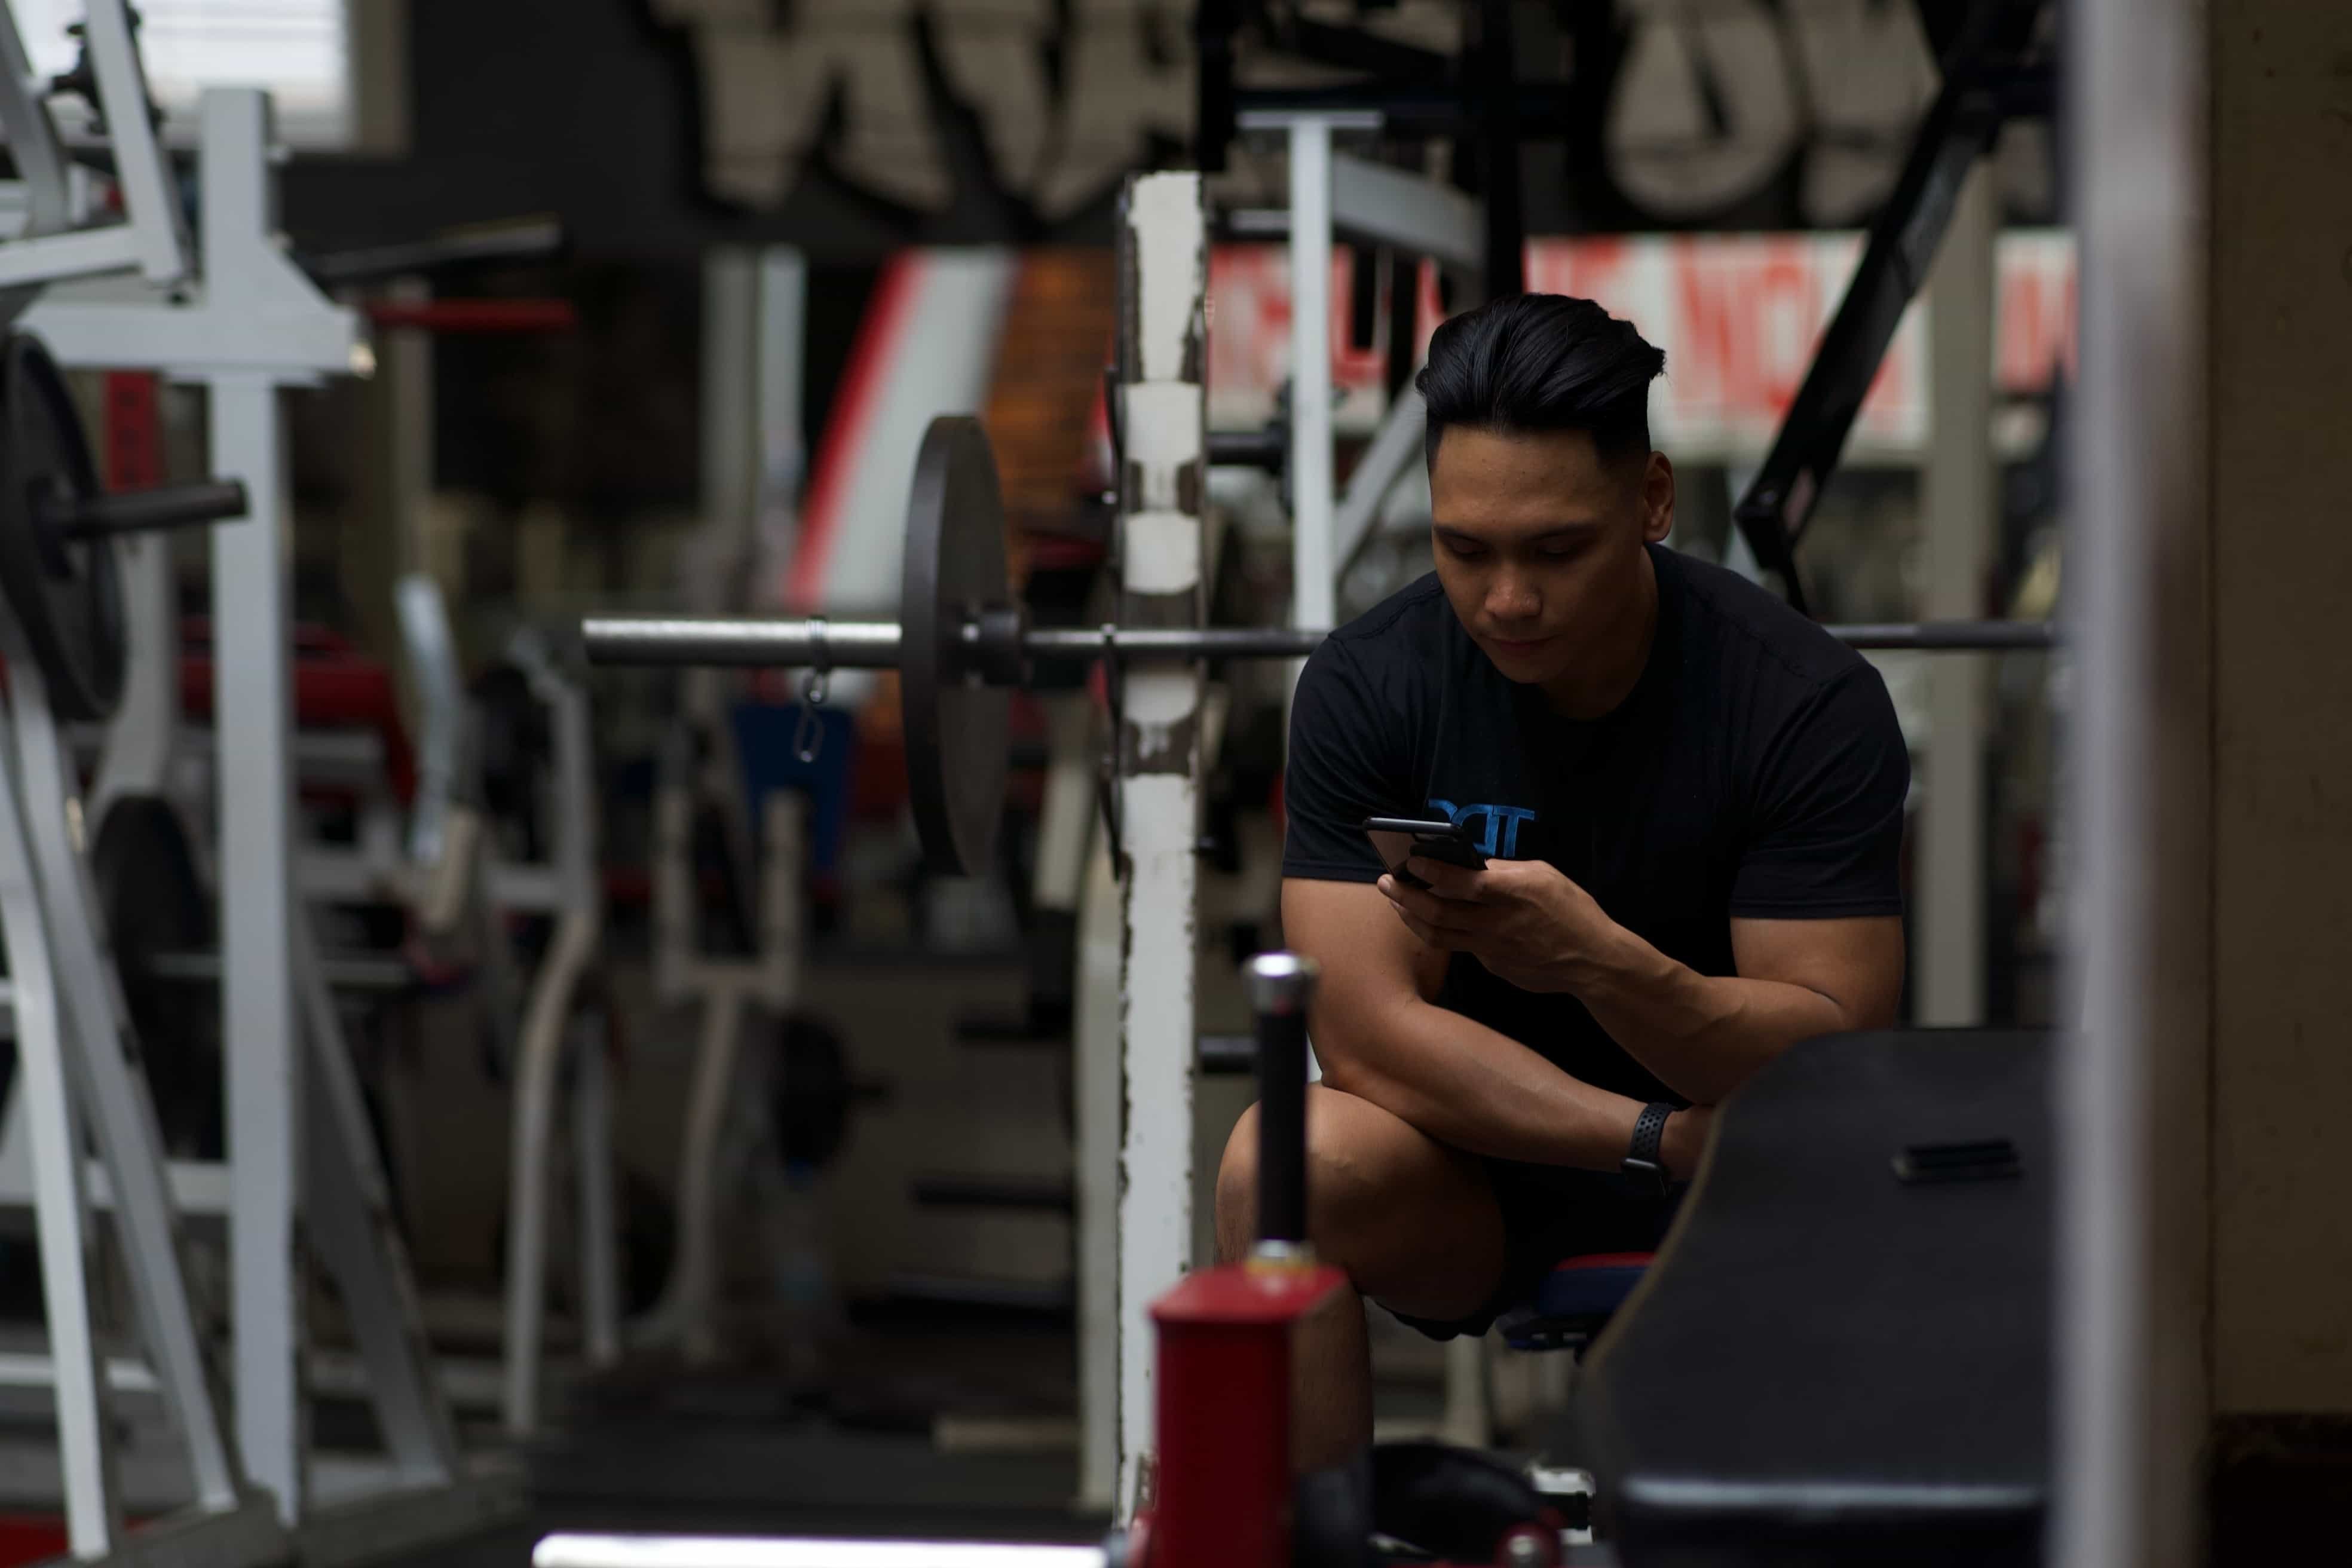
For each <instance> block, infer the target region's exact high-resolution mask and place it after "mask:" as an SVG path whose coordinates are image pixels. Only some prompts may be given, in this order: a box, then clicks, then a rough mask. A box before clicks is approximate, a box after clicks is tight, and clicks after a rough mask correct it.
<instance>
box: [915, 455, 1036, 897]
mask: <svg viewBox="0 0 2352 1568" xmlns="http://www.w3.org/2000/svg"><path fill="white" fill-rule="evenodd" d="M899 583H900V588H899V595H898V617H899V627H900V629H899V641H898V679H899V699H900V707H901V709H902V710H903V711H904V714H905V726H906V737H907V789H908V798H909V799H910V800H911V801H912V802H913V804H914V807H915V829H916V832H917V834H918V835H919V837H921V839H922V843H923V864H924V865H925V866H926V867H928V868H930V869H931V870H934V871H938V872H940V873H943V874H945V875H947V876H950V877H972V876H978V875H979V874H981V873H982V872H983V871H985V870H986V869H988V867H989V861H990V857H991V852H992V848H993V846H994V845H995V842H996V824H997V819H998V818H999V817H1001V816H1003V814H1004V775H1005V770H1006V767H1007V763H1008V762H1009V758H1010V752H1011V747H1012V728H1011V726H1012V703H1013V694H1012V692H1010V691H1009V690H1007V689H1004V688H1002V687H987V686H982V685H981V684H980V681H979V678H978V677H977V676H976V675H974V676H967V674H966V666H967V663H968V660H967V658H966V657H965V654H964V649H963V646H962V638H963V625H964V622H965V620H966V619H967V618H968V617H969V616H973V615H975V614H977V613H978V612H979V611H980V610H981V609H982V608H983V607H985V606H987V605H1003V604H1004V603H1006V602H1007V601H1008V600H1009V599H1010V598H1011V597H1012V579H1011V577H1010V575H1009V574H1007V572H1006V569H1005V564H1004V501H1003V498H1002V497H1001V496H1000V495H999V494H998V492H997V489H996V454H995V453H994V451H993V450H992V449H991V447H989V444H988V437H987V435H986V433H985V432H983V431H982V429H981V427H980V421H979V420H977V419H971V418H967V417H963V416H955V415H942V416H940V417H939V418H937V419H934V420H932V421H931V427H930V429H929V430H928V431H927V432H925V433H924V436H923V449H922V453H921V455H920V456H919V457H918V458H916V459H915V484H914V489H913V490H912V492H911V493H910V494H909V496H908V500H907V556H906V563H905V566H904V568H903V569H902V572H901V575H900V579H899Z"/></svg>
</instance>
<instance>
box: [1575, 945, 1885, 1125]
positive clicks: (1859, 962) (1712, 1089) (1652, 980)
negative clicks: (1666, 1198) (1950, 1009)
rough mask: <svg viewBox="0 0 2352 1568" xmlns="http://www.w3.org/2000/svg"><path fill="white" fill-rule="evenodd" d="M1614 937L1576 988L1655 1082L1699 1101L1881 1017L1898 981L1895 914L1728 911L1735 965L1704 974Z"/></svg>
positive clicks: (1707, 1101)
mask: <svg viewBox="0 0 2352 1568" xmlns="http://www.w3.org/2000/svg"><path fill="white" fill-rule="evenodd" d="M1621 931H1622V928H1621ZM1623 936H1624V941H1623V942H1622V943H1620V944H1615V945H1614V947H1613V950H1612V952H1609V953H1608V954H1607V955H1606V956H1605V957H1604V958H1603V960H1602V961H1601V963H1599V964H1598V965H1596V966H1595V970H1594V973H1593V975H1592V977H1591V980H1590V981H1588V982H1587V983H1586V984H1583V985H1580V986H1579V987H1577V988H1576V994H1577V996H1578V998H1579V999H1580V1000H1581V1001H1582V1002H1583V1003H1584V1005H1585V1006H1586V1007H1588V1008H1590V1009H1591V1013H1592V1016H1593V1018H1594V1019H1595V1020H1596V1021H1597V1022H1598V1023H1599V1024H1600V1025H1601V1027H1602V1028H1604V1029H1606V1030H1608V1031H1609V1034H1610V1037H1611V1038H1612V1039H1614V1040H1615V1041H1616V1042H1617V1043H1618V1044H1619V1045H1621V1046H1623V1047H1625V1048H1626V1050H1628V1051H1630V1052H1632V1053H1633V1057H1634V1058H1636V1059H1637V1060H1639V1061H1640V1062H1641V1064H1642V1065H1643V1067H1646V1068H1649V1069H1650V1070H1651V1071H1652V1072H1654V1073H1655V1074H1656V1075H1657V1076H1658V1079H1659V1081H1660V1082H1662V1083H1664V1084H1666V1085H1668V1086H1669V1087H1670V1088H1672V1089H1674V1090H1675V1093H1677V1094H1681V1095H1684V1096H1685V1097H1686V1098H1688V1099H1690V1100H1695V1101H1696V1102H1697V1103H1699V1104H1701V1105H1714V1104H1717V1103H1718V1102H1719V1101H1721V1100H1723V1098H1724V1097H1725V1096H1726V1095H1727V1094H1729V1093H1730V1092H1731V1091H1732V1090H1733V1089H1737V1088H1738V1087H1739V1086H1740V1085H1741V1084H1742V1083H1745V1082H1746V1081H1747V1080H1748V1077H1749V1075H1751V1074H1752V1073H1754V1072H1755V1071H1756V1069H1757V1068H1760V1067H1762V1066H1763V1065H1764V1064H1765V1063H1767V1062H1769V1061H1770V1060H1771V1059H1772V1058H1775V1057H1777V1056H1779V1055H1780V1053H1781V1052H1782V1051H1785V1050H1787V1049H1788V1048H1789V1047H1790V1046H1793V1045H1795V1044H1796V1043H1797V1042H1798V1041H1800V1040H1810V1039H1811V1038H1812V1037H1814V1036H1816V1035H1830V1034H1835V1033H1837V1032H1839V1031H1840V1030H1843V1029H1883V1028H1885V1027H1886V1026H1889V1025H1891V1024H1893V1023H1894V1022H1895V1005H1896V1002H1897V999H1898V998H1899V997H1900V995H1901V994H1902V990H1903V921H1901V920H1900V919H1899V918H1897V917H1895V916H1894V915H1881V916H1873V917H1870V918H1866V919H1855V920H1820V921H1759V920H1735V921H1732V922H1731V952H1732V962H1733V963H1735V964H1737V965H1738V970H1739V973H1738V974H1736V975H1717V974H1701V973H1698V972H1697V971H1696V970H1694V969H1692V968H1690V967H1689V966H1688V965H1686V964H1682V963H1676V962H1675V960H1673V959H1671V958H1668V957H1667V956H1666V955H1665V954H1664V953H1662V952H1659V951H1658V950H1657V949H1656V948H1654V947H1652V946H1651V945H1650V944H1649V943H1648V942H1643V940H1642V939H1641V938H1639V937H1637V936H1634V935H1633V933H1632V932H1630V931H1626V932H1623Z"/></svg>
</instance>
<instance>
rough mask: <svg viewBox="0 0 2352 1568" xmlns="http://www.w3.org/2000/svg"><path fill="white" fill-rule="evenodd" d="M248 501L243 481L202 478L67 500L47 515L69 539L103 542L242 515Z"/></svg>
mask: <svg viewBox="0 0 2352 1568" xmlns="http://www.w3.org/2000/svg"><path fill="white" fill-rule="evenodd" d="M252 507H253V503H252V501H251V500H250V499H249V498H247V495H246V492H245V481H244V480H242V479H204V480H201V481H199V482H197V483H194V484H186V485H158V486H156V487H155V488H154V489H145V490H114V491H111V492H110V493H108V494H105V495H95V496H88V497H85V498H83V499H82V500H77V501H69V502H66V503H64V504H62V505H60V506H58V509H57V510H56V511H55V512H54V513H52V514H51V515H52V516H54V518H55V519H56V521H57V525H58V530H59V531H60V532H62V533H63V534H64V535H65V537H66V538H68V539H70V540H76V541H79V540H87V539H103V538H106V537H108V536H109V535H111V534H118V533H159V532H162V531H163V530H165V529H167V528H194V527H196V526H197V525H199V524H201V523H207V522H220V521H225V520H226V519H228V518H232V517H243V516H244V515H245V514H246V513H247V511H250V510H252Z"/></svg>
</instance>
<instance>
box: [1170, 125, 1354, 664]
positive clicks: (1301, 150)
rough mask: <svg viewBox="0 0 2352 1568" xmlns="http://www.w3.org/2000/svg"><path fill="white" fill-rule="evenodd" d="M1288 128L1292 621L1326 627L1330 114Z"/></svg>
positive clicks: (1329, 608)
mask: <svg viewBox="0 0 2352 1568" xmlns="http://www.w3.org/2000/svg"><path fill="white" fill-rule="evenodd" d="M1289 132H1290V528H1291V533H1290V574H1291V615H1290V624H1291V625H1292V626H1316V627H1327V626H1330V625H1331V624H1332V620H1333V617H1334V616H1336V615H1337V613H1338V605H1339V568H1338V563H1336V562H1335V561H1334V560H1333V559H1332V532H1331V510H1332V500H1331V122H1330V121H1328V120H1326V119H1324V118H1322V117H1321V116H1318V115H1312V114H1302V115H1299V116H1298V117H1297V118H1296V119H1294V120H1292V121H1290V122H1289ZM1132 428H1133V426H1129V429H1132ZM1130 439H1132V437H1130Z"/></svg>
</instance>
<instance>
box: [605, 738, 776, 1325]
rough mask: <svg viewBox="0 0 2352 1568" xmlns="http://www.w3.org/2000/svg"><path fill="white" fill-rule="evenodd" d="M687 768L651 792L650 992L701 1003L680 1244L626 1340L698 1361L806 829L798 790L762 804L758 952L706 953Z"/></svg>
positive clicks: (745, 1151)
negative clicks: (757, 1021)
mask: <svg viewBox="0 0 2352 1568" xmlns="http://www.w3.org/2000/svg"><path fill="white" fill-rule="evenodd" d="M692 773H693V770H692V769H691V768H690V767H677V766H674V767H670V768H666V769H665V770H664V772H663V777H662V781H661V784H660V786H659V787H658V788H657V789H656V792H655V796H654V889H653V891H654V994H655V996H656V999H657V1000H658V1001H660V1002H661V1003H663V1004H664V1005H672V1006H675V1005H681V1004H688V1003H691V1004H695V1005H698V1006H699V1007H700V1009H701V1014H700V1028H699V1032H698V1037H697V1038H696V1042H695V1053H694V1070H693V1075H692V1077H691V1079H689V1081H688V1089H687V1107H686V1129H685V1132H684V1135H683V1137H682V1138H681V1139H680V1141H679V1145H678V1173H677V1194H675V1198H674V1203H675V1207H676V1210H677V1254H676V1257H675V1258H674V1259H673V1261H672V1263H671V1266H670V1273H669V1278H668V1279H667V1281H666V1282H665V1284H664V1286H663V1288H662V1293H661V1295H660V1297H659V1298H658V1299H657V1300H656V1302H655V1303H654V1305H653V1307H652V1308H651V1309H650V1310H648V1311H647V1312H646V1314H645V1316H644V1317H642V1318H640V1319H639V1320H637V1321H635V1322H633V1323H631V1324H630V1325H629V1328H628V1338H629V1342H631V1343H632V1344H635V1345H641V1346H656V1345H673V1344H674V1345H677V1346H678V1347H679V1348H680V1349H681V1350H682V1351H683V1352H684V1354H685V1356H686V1359H687V1360H688V1362H689V1363H694V1364H698V1365H703V1364H708V1363H710V1362H713V1361H715V1360H717V1359H718V1357H719V1350H720V1335H719V1292H720V1288H721V1286H722V1285H723V1283H724V1281H723V1280H722V1279H721V1278H720V1273H719V1222H720V1219H721V1217H722V1215H724V1213H725V1212H726V1210H727V1207H728V1205H729V1204H730V1202H731V1201H733V1200H735V1199H737V1198H740V1196H741V1195H742V1194H743V1193H744V1192H745V1190H746V1186H747V1180H748V1178H747V1174H746V1173H747V1171H748V1169H749V1166H750V1163H751V1161H752V1160H753V1159H754V1158H756V1157H758V1155H759V1153H760V1151H761V1149H762V1148H763V1147H764V1146H765V1142H766V1140H765V1138H764V1136H763V1134H762V1132H761V1131H760V1129H759V1128H758V1126H757V1125H756V1111H755V1110H754V1108H753V1107H752V1105H751V1103H750V1100H751V1097H748V1096H746V1095H745V1094H743V1093H742V1091H741V1090H742V1077H743V1067H742V1059H741V1058H742V1043H743V1030H744V1026H745V1023H746V1016H747V1015H748V1014H750V1013H751V1012H752V1011H753V1010H754V1009H758V1010H761V1011H765V1012H767V1013H769V1014H771V1015H781V1014H782V1012H783V1011H784V1010H785V1009H786V1008H788V1007H790V1006H791V1005H793V999H794V998H795V997H797V996H798V995H799V994H800V983H801V934H802V933H801V898H800V891H801V871H802V861H803V853H804V851H803V841H804V837H805V835H804V830H803V823H802V816H803V809H802V803H801V800H800V798H799V797H798V796H797V795H791V794H787V793H784V792H782V791H779V792H777V793H775V794H772V795H769V796H768V798H767V799H766V800H765V801H764V802H763V803H762V805H761V837H762V840H763V842H762V846H761V851H762V852H761V857H760V879H759V887H760V901H759V912H758V917H757V919H758V926H759V930H758V931H757V933H756V936H755V944H756V951H755V952H753V953H752V954H751V956H750V957H748V958H741V959H724V958H710V957H707V956H705V955H704V953H703V952H702V950H701V946H700V942H699V939H698V934H697V931H698V923H699V922H698V921H697V920H696V917H695V910H696V909H697V906H698V902H699V900H698V898H697V893H696V887H695V880H694V802H695V799H696V787H695V784H696V781H695V780H694V779H693V777H692V776H691V775H692ZM730 782H731V781H730Z"/></svg>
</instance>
